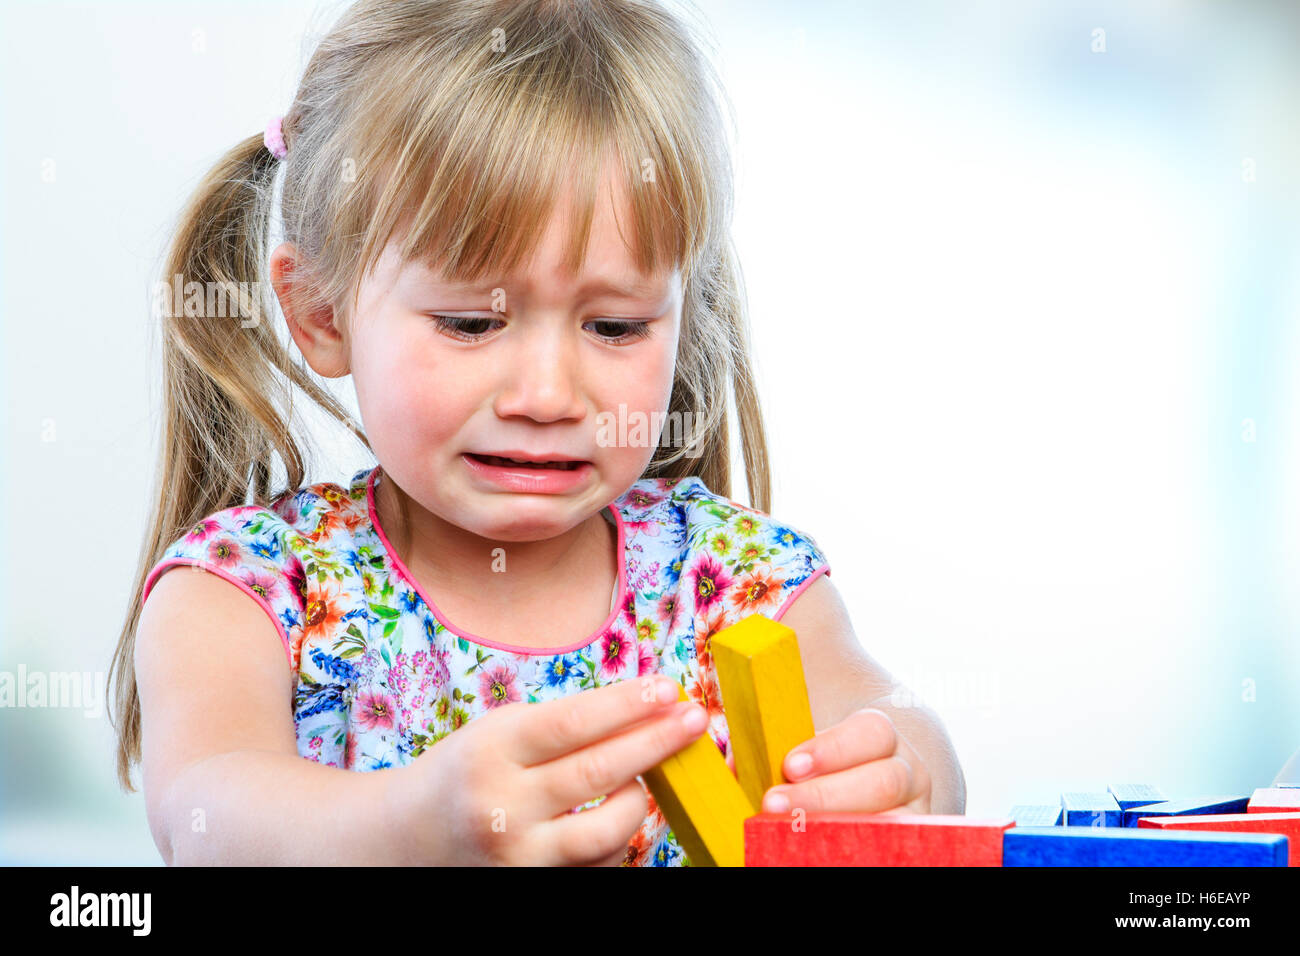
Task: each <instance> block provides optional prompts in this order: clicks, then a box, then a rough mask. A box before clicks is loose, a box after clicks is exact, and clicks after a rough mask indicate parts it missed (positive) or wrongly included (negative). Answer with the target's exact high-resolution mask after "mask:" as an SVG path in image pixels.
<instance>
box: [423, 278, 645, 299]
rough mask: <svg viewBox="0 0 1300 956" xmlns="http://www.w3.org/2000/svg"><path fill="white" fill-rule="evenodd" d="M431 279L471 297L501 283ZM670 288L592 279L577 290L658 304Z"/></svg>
mask: <svg viewBox="0 0 1300 956" xmlns="http://www.w3.org/2000/svg"><path fill="white" fill-rule="evenodd" d="M430 278H432V279H433V281H435V282H438V283H439V284H441V285H444V286H446V287H447V288H448V289H449V290H451V291H453V292H462V293H468V294H471V295H474V294H480V295H489V294H491V292H492V290H493V289H494V288H498V287H499V285H500V283H493V282H456V281H454V280H451V279H444V278H440V277H439V276H437V275H436V274H433V273H430ZM506 281H507V282H508V283H509V284H511V285H514V284H516V283H515V282H514V281H513V280H511V279H507V280H506ZM521 284H522V285H525V286H526V285H527V283H521ZM668 289H669V286H668V285H667V284H665V283H654V282H651V283H645V282H637V281H631V282H620V281H618V280H616V279H604V278H602V279H592V280H590V281H588V282H584V283H583V284H582V285H580V286H579V287H578V289H577V295H578V297H579V298H587V297H594V296H596V295H600V294H606V295H614V296H619V297H621V298H624V299H648V300H652V301H655V302H658V301H660V300H662V299H665V298H667V297H668Z"/></svg>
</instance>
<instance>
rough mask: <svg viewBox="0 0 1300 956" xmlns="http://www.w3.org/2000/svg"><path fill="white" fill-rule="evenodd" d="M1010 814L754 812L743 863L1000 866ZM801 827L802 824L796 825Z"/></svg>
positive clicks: (747, 830) (747, 827)
mask: <svg viewBox="0 0 1300 956" xmlns="http://www.w3.org/2000/svg"><path fill="white" fill-rule="evenodd" d="M1015 825H1016V824H1015V821H1014V820H1012V819H1011V818H1010V817H999V818H997V819H976V818H973V817H966V816H945V815H942V814H924V813H807V814H803V815H802V816H796V815H795V814H792V813H758V814H755V815H754V816H752V817H749V818H748V819H747V820H746V821H745V865H746V866H1001V865H1002V834H1003V833H1004V832H1005V831H1007V830H1009V829H1010V828H1011V827H1014V826H1015ZM801 826H802V829H800V827H801Z"/></svg>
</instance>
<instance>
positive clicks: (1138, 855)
mask: <svg viewBox="0 0 1300 956" xmlns="http://www.w3.org/2000/svg"><path fill="white" fill-rule="evenodd" d="M1287 852H1288V851H1287V838H1286V837H1284V836H1279V835H1277V834H1273V833H1215V832H1203V831H1195V830H1168V831H1166V830H1161V829H1145V828H1144V829H1137V828H1134V829H1124V828H1123V827H1013V828H1011V829H1010V830H1008V831H1007V832H1006V834H1005V835H1004V836H1003V838H1002V865H1003V866H1286V865H1287Z"/></svg>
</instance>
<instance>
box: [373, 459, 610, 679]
mask: <svg viewBox="0 0 1300 956" xmlns="http://www.w3.org/2000/svg"><path fill="white" fill-rule="evenodd" d="M379 470H380V466H379V465H376V466H375V467H374V468H373V469H371V471H370V476H369V477H368V478H367V479H366V513H367V517H368V518H369V520H370V526H371V527H372V528H373V529H374V531H375V536H376V537H377V538H378V539H379V549H380V552H381V557H382V558H383V560H384V563H385V564H386V565H387V566H388V567H389V568H391V569H392V572H393V574H395V575H396V576H397V577H398V578H399V579H401V580H402V582H403V583H405V585H406V586H407V587H408V588H410V589H411V591H412V592H414V594H415V595H416V597H418V598H419V599H420V601H421V602H423V604H424V605H425V607H427V608H428V610H429V613H430V614H432V615H433V617H434V619H435V620H437V621H438V623H439V624H441V625H442V626H443V627H445V628H446V629H447V630H449V631H451V632H452V633H453V634H455V635H456V636H457V637H461V638H463V639H465V640H466V641H469V642H470V643H472V644H478V645H480V646H482V647H491V648H495V649H496V650H501V651H510V652H511V653H514V654H522V655H525V656H530V657H546V656H550V655H553V654H570V653H572V652H574V651H580V650H582V649H584V648H587V647H590V646H591V645H592V644H594V643H596V641H598V640H600V639H601V638H602V637H603V636H604V635H605V634H606V632H608V631H609V629H610V628H611V627H613V625H614V622H615V621H616V620H617V619H618V616H619V614H620V613H622V605H623V603H624V601H623V600H621V599H622V598H625V597H626V595H627V563H626V557H627V555H626V544H625V541H626V538H625V532H624V528H623V518H622V515H620V514H619V510H618V508H617V507H616V505H617V501H614V502H611V503H610V504H609V505H607V506H606V507H605V508H604V509H602V510H604V511H608V512H609V513H610V514H611V515H612V516H613V523H614V527H615V528H616V529H617V531H618V543H617V544H616V545H615V549H614V550H615V551H616V552H617V557H618V577H617V579H616V580H615V582H614V598H613V600H612V601H611V604H610V610H609V616H608V617H607V618H605V622H604V623H603V624H601V625H600V627H598V628H597V629H596V630H595V631H594V632H593V633H592V634H590V635H588V636H587V637H585V638H583V639H582V640H580V641H577V642H576V643H573V644H565V645H561V646H558V647H525V646H523V645H519V644H506V643H504V642H501V641H494V640H492V639H490V638H486V637H480V636H479V635H477V634H472V633H470V632H469V631H465V630H462V629H461V628H459V627H456V626H455V625H454V624H452V623H451V621H449V620H448V619H447V616H446V615H445V614H444V613H443V612H442V611H440V610H439V609H438V606H437V605H436V604H434V602H433V600H432V599H431V598H430V597H429V596H428V595H427V594H425V593H424V590H423V589H422V588H421V587H420V585H419V584H418V583H416V580H415V576H414V575H412V574H411V572H410V571H409V570H408V569H407V567H406V564H405V563H404V562H403V561H402V559H401V557H399V556H398V554H397V551H396V550H395V549H394V548H393V546H392V544H391V543H390V542H389V540H388V536H387V535H386V534H385V533H384V529H383V527H382V526H381V525H380V523H379V514H378V511H377V510H376V508H375V481H376V479H377V478H378V477H379Z"/></svg>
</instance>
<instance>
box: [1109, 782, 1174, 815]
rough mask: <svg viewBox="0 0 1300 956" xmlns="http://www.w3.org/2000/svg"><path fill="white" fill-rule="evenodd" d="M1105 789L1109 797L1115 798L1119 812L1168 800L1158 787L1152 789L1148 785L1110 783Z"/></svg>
mask: <svg viewBox="0 0 1300 956" xmlns="http://www.w3.org/2000/svg"><path fill="white" fill-rule="evenodd" d="M1106 789H1107V790H1109V791H1110V795H1111V796H1112V797H1114V798H1115V802H1116V803H1118V804H1119V808H1120V809H1121V810H1128V809H1131V808H1132V807H1144V806H1148V805H1150V804H1152V803H1163V802H1164V801H1166V800H1168V799H1169V798H1168V797H1166V796H1165V795H1164V794H1163V793H1161V792H1160V788H1159V787H1153V786H1151V784H1149V783H1112V784H1111V785H1110V786H1109V787H1107V788H1106Z"/></svg>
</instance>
